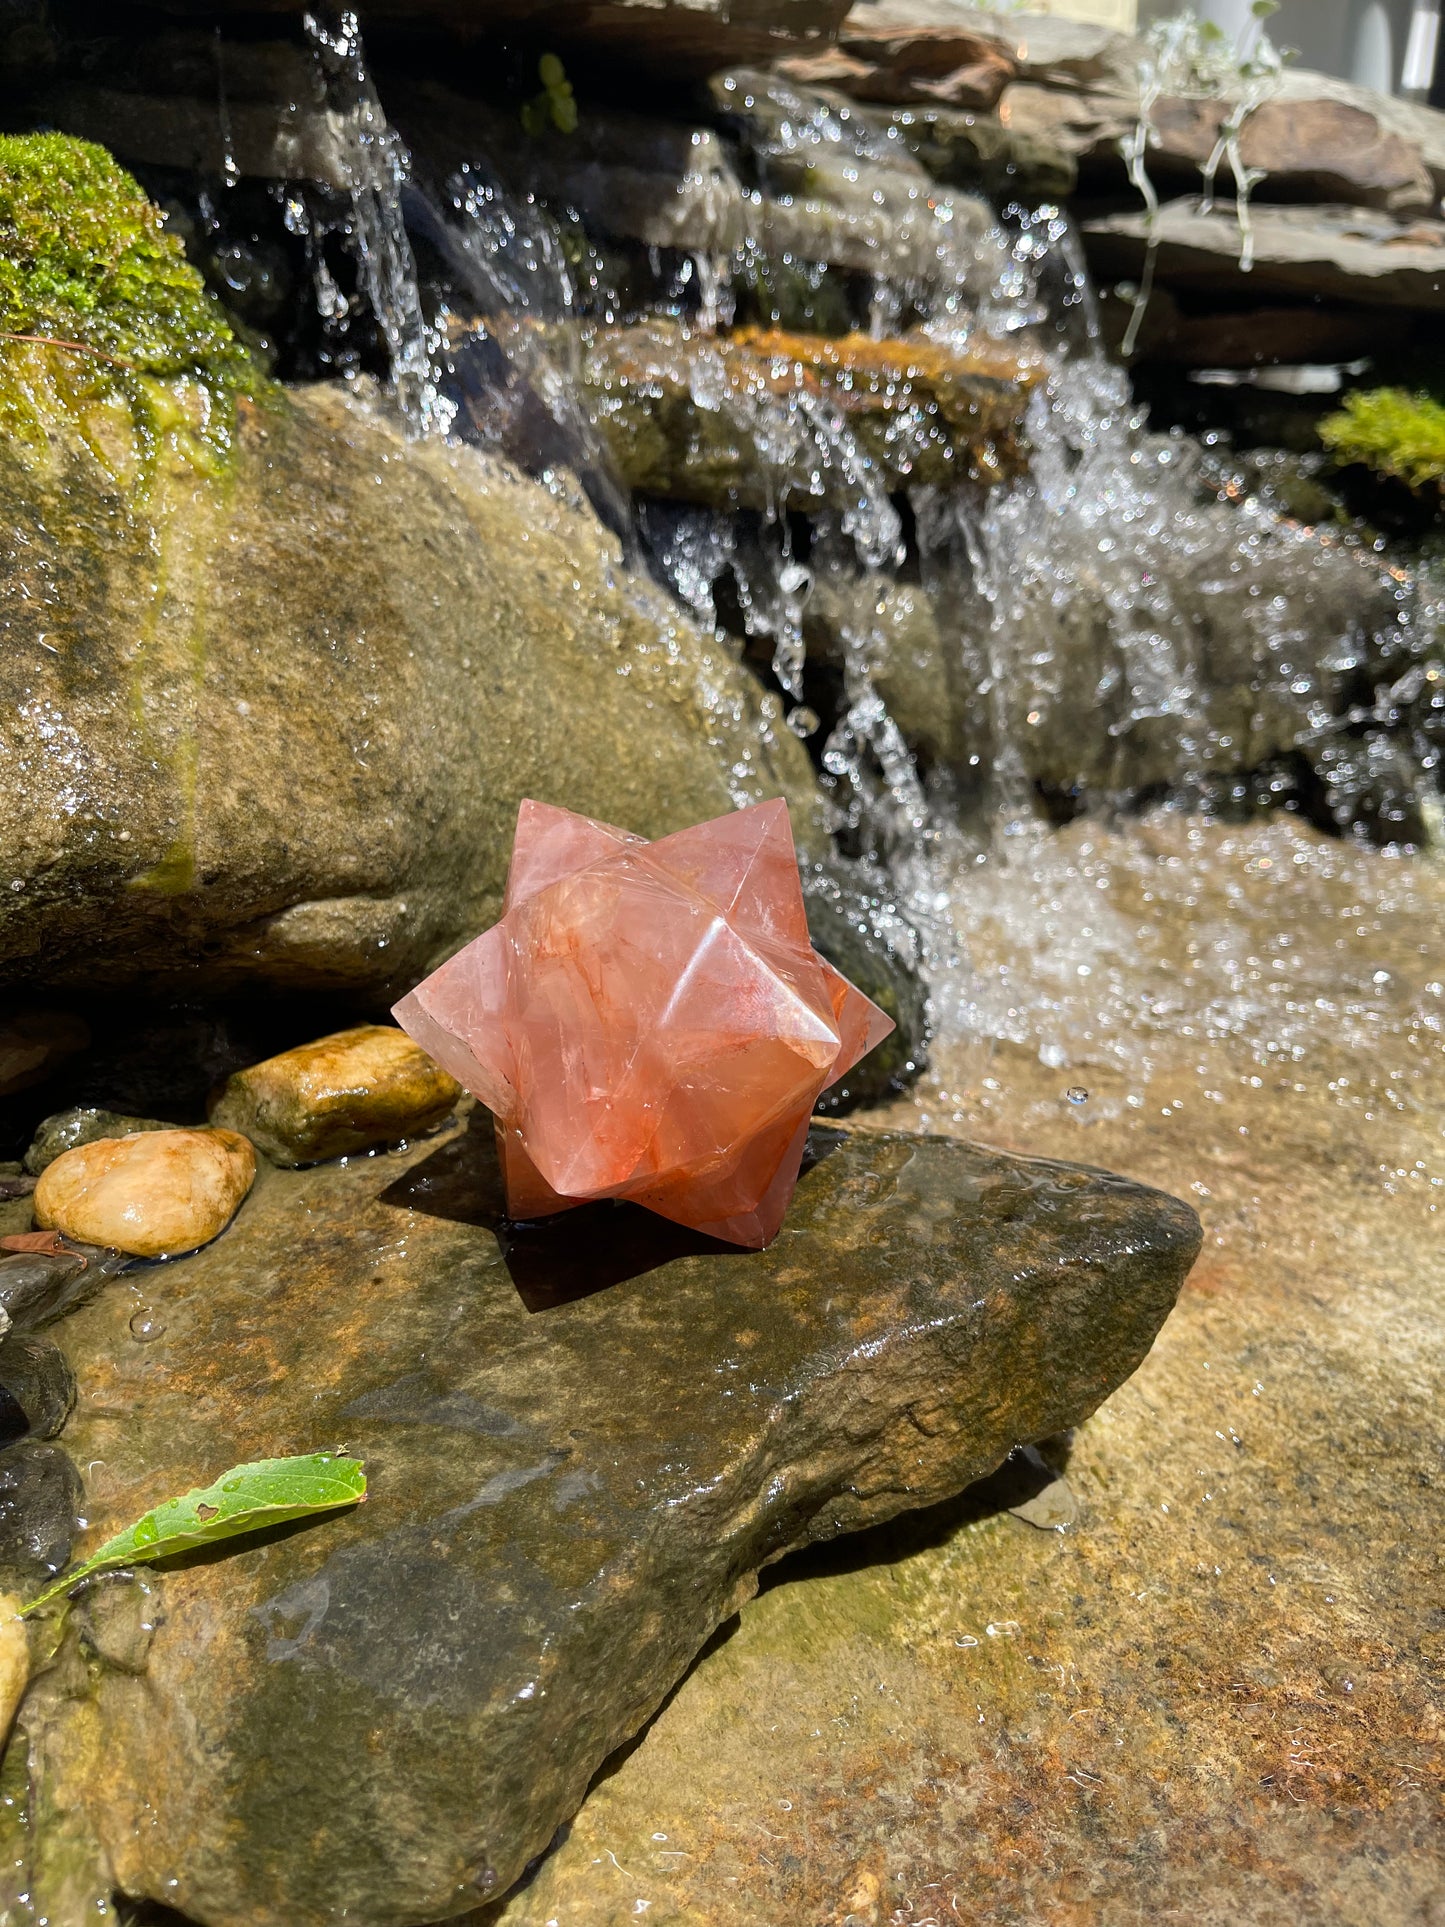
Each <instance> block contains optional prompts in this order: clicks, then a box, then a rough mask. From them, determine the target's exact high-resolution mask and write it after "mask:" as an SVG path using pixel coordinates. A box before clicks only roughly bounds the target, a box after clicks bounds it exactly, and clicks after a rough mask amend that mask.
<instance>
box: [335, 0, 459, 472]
mask: <svg viewBox="0 0 1445 1927" xmlns="http://www.w3.org/2000/svg"><path fill="white" fill-rule="evenodd" d="M304 26H305V32H306V37H307V40H308V42H309V43H310V46H311V51H312V58H313V60H314V62H315V67H316V73H317V78H318V81H319V83H320V86H321V89H322V91H323V92H324V94H325V96H326V98H327V99H328V101H331V102H332V103H333V104H334V105H335V106H336V107H337V108H338V109H339V111H338V113H337V116H336V124H337V125H338V127H343V128H345V129H347V130H348V133H349V138H348V141H347V146H346V149H345V162H346V170H347V174H348V177H349V179H348V191H349V195H350V200H351V221H350V239H351V240H352V243H353V245H354V247H355V250H356V255H357V260H358V264H359V268H360V273H361V282H362V286H363V288H364V290H365V293H366V298H367V300H368V301H369V302H370V304H371V308H372V312H373V313H374V315H375V316H376V320H377V324H378V326H379V327H380V329H381V331H382V334H383V335H384V336H385V338H386V345H387V351H388V354H389V356H390V360H391V380H392V386H393V388H394V389H395V392H396V399H397V404H398V406H399V408H400V409H401V413H402V416H403V419H404V420H405V422H406V424H407V428H408V431H409V432H410V433H412V434H414V435H432V434H436V433H444V432H445V430H446V427H447V426H448V425H449V424H448V422H447V421H446V420H445V419H444V418H443V417H442V416H441V415H440V414H439V411H438V398H437V388H436V382H435V380H434V378H433V374H432V347H433V343H432V340H431V337H430V334H429V331H428V328H427V324H426V317H425V315H424V314H423V311H422V302H421V291H420V288H419V286H418V283H417V272H416V261H415V259H414V257H413V255H412V251H411V243H410V241H409V240H408V238H407V232H406V225H405V223H404V221H403V219H402V206H401V200H402V190H403V188H404V187H405V185H406V181H407V174H408V166H409V162H408V157H407V152H406V149H405V148H404V147H403V146H402V144H401V141H400V140H399V139H398V137H397V134H396V132H395V130H394V129H393V128H392V126H391V125H390V123H389V122H388V121H387V118H386V115H385V113H384V112H383V111H382V106H381V102H380V100H379V99H378V98H377V93H376V89H375V87H374V86H373V85H372V81H371V75H370V73H369V72H368V70H367V66H366V57H365V54H364V52H363V50H362V44H361V32H360V29H359V27H358V25H357V20H356V15H355V14H354V13H343V14H342V15H341V17H340V20H339V23H338V24H337V26H336V27H334V28H332V27H328V26H326V25H324V24H323V23H322V22H321V21H320V20H318V19H317V17H316V16H315V15H314V14H311V13H308V14H306V15H305V16H304ZM313 258H315V259H319V250H318V251H317V252H316V254H315V255H314V257H313ZM321 274H322V276H323V277H324V279H321V280H319V281H318V288H317V297H318V302H319V304H320V305H321V308H322V313H323V315H327V314H329V315H331V316H335V315H337V313H338V307H337V303H338V300H339V299H340V295H339V290H337V288H336V286H335V283H334V281H333V280H332V279H331V277H330V275H329V274H326V273H325V270H324V266H323V268H322V270H321Z"/></svg>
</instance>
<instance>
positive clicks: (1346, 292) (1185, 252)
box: [1083, 201, 1445, 310]
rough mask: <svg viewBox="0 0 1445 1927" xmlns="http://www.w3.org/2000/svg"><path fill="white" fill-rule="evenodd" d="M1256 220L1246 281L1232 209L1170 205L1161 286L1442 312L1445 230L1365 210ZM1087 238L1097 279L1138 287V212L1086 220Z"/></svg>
mask: <svg viewBox="0 0 1445 1927" xmlns="http://www.w3.org/2000/svg"><path fill="white" fill-rule="evenodd" d="M1250 222H1251V225H1252V226H1253V228H1254V267H1253V269H1252V270H1251V271H1250V272H1249V273H1248V274H1245V273H1244V272H1243V271H1242V270H1241V268H1240V266H1239V246H1240V234H1239V222H1238V221H1237V220H1236V218H1235V215H1234V211H1233V209H1232V208H1229V209H1216V210H1215V212H1213V213H1212V214H1203V213H1201V212H1200V210H1199V207H1198V204H1197V203H1195V202H1193V201H1169V202H1166V203H1165V205H1164V206H1163V207H1162V208H1161V209H1160V210H1159V218H1158V225H1157V228H1156V233H1157V235H1158V240H1159V255H1158V263H1157V267H1156V273H1157V275H1158V278H1159V280H1160V282H1161V283H1162V284H1163V285H1164V286H1166V287H1177V288H1208V289H1210V290H1211V291H1213V292H1215V293H1219V292H1221V291H1224V292H1228V293H1231V294H1246V295H1266V294H1293V295H1311V296H1318V297H1320V298H1322V299H1324V300H1327V301H1329V300H1335V301H1352V302H1356V303H1359V304H1360V305H1362V306H1366V307H1402V308H1422V309H1432V310H1433V309H1440V308H1445V222H1441V221H1427V220H1413V221H1407V222H1403V221H1396V220H1394V219H1392V218H1391V217H1390V216H1389V215H1388V214H1380V213H1373V212H1370V211H1368V210H1365V209H1361V208H1351V207H1334V206H1331V207H1268V206H1265V205H1262V204H1259V203H1256V204H1255V205H1254V206H1253V207H1252V208H1251V210H1250ZM1083 235H1084V245H1085V248H1086V250H1087V253H1088V256H1089V264H1090V266H1091V267H1092V268H1093V269H1094V271H1095V273H1096V274H1098V275H1100V276H1101V277H1107V276H1116V275H1121V274H1128V275H1132V276H1134V277H1135V278H1136V279H1137V277H1138V275H1139V274H1140V273H1141V271H1142V269H1143V266H1144V253H1145V244H1146V239H1147V223H1146V219H1145V216H1144V214H1143V213H1142V212H1140V213H1133V212H1130V213H1124V214H1109V215H1104V216H1101V217H1100V218H1099V219H1097V220H1092V221H1085V222H1084V224H1083Z"/></svg>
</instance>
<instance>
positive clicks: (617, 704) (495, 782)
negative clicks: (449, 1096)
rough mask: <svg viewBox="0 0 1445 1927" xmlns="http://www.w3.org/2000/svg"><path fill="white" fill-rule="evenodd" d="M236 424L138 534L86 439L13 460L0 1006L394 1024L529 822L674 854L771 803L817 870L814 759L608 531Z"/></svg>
mask: <svg viewBox="0 0 1445 1927" xmlns="http://www.w3.org/2000/svg"><path fill="white" fill-rule="evenodd" d="M243 413H244V419H243V422H242V425H241V428H240V432H239V442H238V446H237V448H236V450H235V453H234V456H233V458H232V459H233V463H234V468H233V473H232V474H231V476H230V478H229V479H228V480H227V482H226V483H225V484H224V488H222V485H220V484H216V485H215V488H214V490H213V487H212V485H211V484H210V483H208V482H207V481H206V480H205V479H204V478H203V477H201V478H198V477H197V475H196V474H195V473H194V471H193V470H189V469H186V468H185V467H182V468H181V469H180V470H179V472H175V471H173V470H172V469H171V468H170V467H168V466H167V465H166V464H165V463H163V464H162V465H161V467H160V469H159V471H158V473H157V476H156V480H155V482H154V485H153V486H152V488H151V491H150V494H149V496H148V497H147V500H146V502H145V503H144V504H143V505H142V504H139V503H137V502H135V501H132V500H131V499H130V498H129V496H128V495H126V493H125V492H124V491H121V492H120V493H117V492H116V489H115V486H114V484H113V482H111V481H109V480H107V478H106V476H105V474H104V473H103V471H102V470H101V469H100V467H99V465H98V464H97V463H96V462H95V460H94V458H93V457H92V456H91V455H90V454H89V453H88V451H87V449H86V447H85V445H84V443H83V442H82V441H81V440H80V439H79V438H78V436H76V435H75V432H74V429H73V425H72V427H71V428H70V429H68V430H66V431H65V433H62V432H61V429H60V428H57V431H56V434H57V439H56V441H55V442H54V443H51V444H47V446H48V447H49V448H50V451H51V453H50V455H49V456H47V462H52V461H53V463H54V464H55V467H54V469H53V470H47V469H45V468H43V467H42V468H36V467H34V466H31V465H29V464H28V462H27V461H26V460H24V459H22V451H18V450H17V449H16V448H15V447H14V446H13V445H10V444H7V445H6V446H5V447H4V448H3V449H0V482H3V487H4V492H5V495H6V499H7V501H8V502H9V503H10V504H11V519H12V525H13V526H12V527H11V528H10V530H9V532H8V533H7V532H0V551H3V553H4V556H5V557H6V558H8V559H6V560H5V563H4V571H5V572H4V575H3V577H0V636H3V638H4V645H5V646H4V649H3V651H0V696H3V698H4V700H3V704H0V735H3V739H4V744H5V753H4V755H3V757H0V771H3V772H4V774H0V840H3V841H4V844H5V847H6V848H7V849H10V850H12V851H13V852H14V853H15V855H14V860H13V863H12V868H13V869H14V872H15V876H16V878H17V880H19V881H20V882H22V883H24V884H25V886H26V887H25V890H24V891H23V892H14V893H12V892H9V891H6V892H5V893H4V899H3V903H0V980H5V979H10V980H15V979H24V978H32V979H33V978H36V977H44V978H48V979H51V980H55V981H58V980H62V979H64V980H68V981H71V982H83V983H85V984H87V985H89V986H91V987H95V986H100V985H105V986H116V985H126V984H135V983H136V982H137V981H142V982H145V983H146V984H147V985H148V987H149V988H150V989H152V990H153V991H154V992H155V993H156V994H160V993H162V992H164V991H166V990H168V989H184V990H185V991H187V992H194V991H196V990H207V991H213V990H217V989H221V988H225V987H227V986H235V985H238V984H242V983H256V984H263V985H268V986H272V987H275V986H278V985H279V986H285V987H289V988H298V989H301V988H307V989H333V990H334V989H349V990H353V991H356V992H365V993H366V994H367V995H375V996H377V997H380V996H384V995H397V994H400V993H401V992H402V991H405V990H407V989H409V988H410V987H411V985H412V983H414V982H415V981H416V980H417V979H418V978H419V977H420V976H421V975H423V974H424V973H425V971H426V970H428V969H429V968H431V967H432V965H433V964H435V963H437V962H439V961H441V960H442V958H443V957H445V956H446V955H449V954H450V953H451V951H452V950H454V949H455V948H457V946H458V945H459V944H460V943H462V942H464V941H465V940H467V939H468V938H470V937H471V936H473V935H475V934H476V932H477V931H478V930H480V929H482V928H484V927H485V926H486V925H487V924H488V923H489V922H492V921H494V920H495V918H496V916H497V914H498V912H499V909H500V902H501V893H502V887H503V883H504V880H505V875H506V864H507V859H508V855H509V852H510V844H511V826H512V823H513V822H514V821H515V817H516V809H517V804H518V802H519V801H520V799H521V797H522V796H524V795H528V794H531V795H536V796H540V797H543V798H547V799H549V800H553V801H557V802H560V803H563V804H565V805H567V806H568V807H570V808H575V809H578V810H580V811H582V812H583V813H585V814H587V815H592V816H597V817H601V818H602V819H604V820H605V821H610V822H617V823H624V824H626V825H628V826H629V827H630V828H635V829H637V830H638V831H640V832H641V833H642V834H644V835H649V836H655V835H661V834H664V833H666V832H667V831H669V830H672V829H677V828H680V827H682V826H683V825H684V824H687V823H691V822H697V821H701V820H703V819H705V818H706V817H708V816H714V815H717V814H718V813H719V812H720V811H722V810H726V809H728V808H729V807H731V805H732V804H733V803H734V802H735V801H740V800H744V798H746V797H751V796H761V795H764V794H779V793H781V794H785V795H787V796H789V798H790V799H791V801H792V803H793V805H794V807H793V825H794V833H795V835H796V836H797V838H798V840H799V843H800V845H801V846H802V847H803V848H804V849H805V850H807V849H811V850H812V851H813V852H814V853H815V854H816V853H820V852H821V849H822V845H823V833H822V830H821V827H820V823H821V806H820V803H819V800H818V796H817V791H816V786H815V784H814V782H813V778H812V774H811V771H810V769H809V767H808V763H807V756H806V753H805V751H804V750H803V748H802V746H801V745H800V744H799V743H798V742H797V741H796V740H795V739H794V738H793V737H791V736H790V735H789V734H788V732H787V731H785V730H783V729H782V728H781V727H778V726H776V722H777V719H776V711H775V710H772V709H769V708H768V707H767V706H766V705H765V702H764V699H763V698H762V696H761V695H760V693H759V692H758V690H757V688H756V686H755V685H754V684H753V683H752V682H751V680H750V678H749V676H748V674H747V672H746V670H745V669H743V668H742V667H740V666H739V665H737V664H736V663H734V662H733V661H731V660H730V658H729V657H728V655H727V653H726V652H725V651H723V650H720V649H719V648H717V647H716V646H715V645H714V644H713V643H711V642H709V641H705V640H704V639H703V637H702V636H701V635H700V634H699V632H698V631H697V630H696V629H695V628H693V627H692V626H691V625H690V624H689V623H688V622H687V621H686V619H685V618H683V617H681V616H680V615H679V613H678V611H677V609H676V608H675V606H673V605H672V604H670V603H669V602H668V601H667V599H666V598H665V597H664V596H663V595H662V593H661V592H660V591H659V590H657V589H655V588H654V587H652V586H651V585H650V584H648V583H646V582H643V581H641V580H639V579H638V578H636V577H634V576H632V575H631V574H630V573H629V572H628V571H627V569H626V568H625V567H624V566H623V564H622V562H621V558H620V555H619V553H618V550H617V548H616V545H615V544H614V542H613V541H612V538H610V537H608V536H607V535H605V534H604V532H603V531H602V529H601V528H600V526H599V525H598V524H597V523H596V522H595V520H593V518H592V517H591V515H590V513H588V512H587V511H585V510H584V509H581V508H578V507H573V506H570V505H569V504H567V503H565V502H562V501H559V500H558V499H557V498H556V497H555V496H554V495H552V494H549V493H548V492H547V490H546V489H544V488H543V487H541V486H540V485H537V484H533V483H529V482H527V481H525V480H523V479H522V478H521V477H520V476H519V475H518V474H517V472H516V471H515V470H514V469H511V468H510V467H508V466H507V465H506V464H504V463H500V462H494V461H490V460H488V459H487V458H485V457H483V456H481V455H480V454H478V453H476V452H475V451H468V450H461V449H448V448H444V447H440V446H435V445H432V446H427V447H421V446H419V445H416V444H408V443H406V441H405V440H404V438H403V437H402V436H401V434H400V433H399V432H398V431H397V430H396V429H395V428H394V427H392V426H391V425H390V424H389V423H388V422H387V421H386V420H385V419H383V418H382V417H380V416H379V415H371V414H368V413H366V412H363V411H362V410H361V409H358V408H354V407H352V406H351V405H349V404H348V402H347V401H346V400H345V399H344V398H343V397H341V396H340V395H337V394H334V393H322V392H316V391H311V392H305V393H301V394H298V395H296V396H294V397H293V398H291V399H290V400H287V401H278V402H276V403H275V404H274V406H272V405H268V407H267V408H266V409H265V410H257V411H243ZM67 435H69V437H70V439H66V436H67ZM223 500H224V512H222V502H223ZM7 544H8V545H9V546H7ZM155 544H159V545H160V547H161V549H162V550H163V551H164V553H165V554H166V555H167V556H168V557H170V558H171V559H170V561H169V562H168V564H167V568H166V572H165V584H164V593H163V594H162V591H161V589H160V587H158V580H159V579H158V577H157V573H156V570H155V567H154V559H153V558H154V552H155V550H154V545H155ZM282 633H284V634H285V635H286V636H287V637H288V638H289V641H288V645H287V647H286V649H284V650H278V649H277V648H276V647H275V646H274V639H275V637H276V636H277V635H279V634H282ZM141 634H144V635H146V637H147V638H148V640H147V642H146V645H145V648H144V650H143V651H142V652H141V653H140V654H139V655H137V654H136V648H137V637H138V636H140V635H141ZM42 635H43V637H44V644H43V646H42ZM479 638H483V639H484V640H485V647H483V643H482V641H479ZM80 660H83V661H84V662H85V663H86V664H87V670H86V675H85V677H84V679H83V680H80V681H76V680H74V679H73V678H72V676H71V674H70V671H69V670H68V669H67V668H66V666H65V665H66V664H67V663H69V662H73V661H80ZM200 664H204V674H203V675H202V674H200V672H199V670H198V665H200ZM6 678H10V679H11V680H10V681H9V682H7V681H6ZM23 691H28V692H29V694H28V695H22V692H23ZM7 692H8V693H7ZM125 692H130V693H125ZM132 697H133V699H134V700H133V701H132ZM133 714H141V715H143V716H144V717H145V718H146V724H145V730H144V731H143V732H138V731H137V729H136V727H135V726H133V723H132V720H131V718H132V715H133ZM770 718H771V719H772V720H769V719H770ZM56 731H60V732H61V736H56V734H55V732H56ZM47 732H48V733H47ZM62 737H63V740H64V741H65V742H66V743H67V744H70V745H71V749H70V750H67V752H66V754H65V755H64V756H61V755H59V754H57V753H56V751H55V748H54V744H55V743H56V742H58V741H60V740H61V738H62ZM72 802H73V803H74V804H75V808H74V809H73V810H72V809H71V808H70V807H69V806H70V804H71V803H72Z"/></svg>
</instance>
